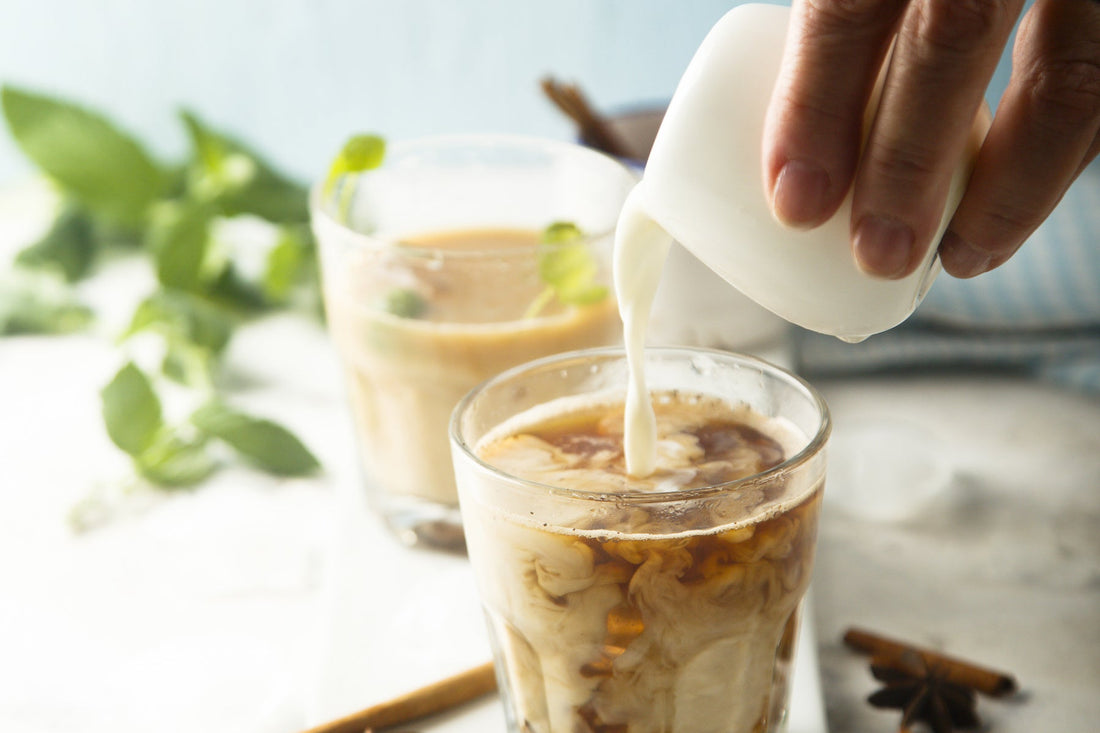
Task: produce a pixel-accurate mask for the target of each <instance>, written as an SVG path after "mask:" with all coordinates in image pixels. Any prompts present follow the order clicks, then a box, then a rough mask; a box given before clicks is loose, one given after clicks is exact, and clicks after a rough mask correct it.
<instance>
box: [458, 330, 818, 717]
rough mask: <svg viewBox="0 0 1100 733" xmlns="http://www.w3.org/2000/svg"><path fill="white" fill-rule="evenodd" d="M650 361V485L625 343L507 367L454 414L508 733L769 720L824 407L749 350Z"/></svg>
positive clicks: (812, 500) (785, 655) (789, 627)
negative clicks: (627, 434)
mask: <svg viewBox="0 0 1100 733" xmlns="http://www.w3.org/2000/svg"><path fill="white" fill-rule="evenodd" d="M647 358H648V359H651V360H652V362H651V363H649V364H647V367H648V369H649V379H650V381H651V385H653V386H652V389H651V397H652V400H653V404H654V410H655V414H656V420H657V437H658V440H657V452H658V459H657V468H656V470H655V471H654V472H653V473H652V474H651V475H649V476H648V477H646V478H641V479H640V478H635V477H631V476H629V475H628V473H627V471H626V465H625V459H624V455H623V409H624V408H623V403H622V389H621V387H619V388H615V387H613V386H612V385H614V384H615V383H621V380H622V379H623V378H624V373H625V366H624V365H623V358H622V356H621V355H620V354H616V353H612V352H600V353H597V354H596V355H593V354H589V355H588V356H587V357H585V358H582V357H575V356H566V357H563V358H562V359H550V360H544V361H543V362H540V363H537V364H536V365H532V366H531V367H529V368H521V369H520V370H515V371H513V372H511V373H509V374H506V375H504V376H502V377H501V378H500V379H499V380H494V382H491V383H490V384H489V385H487V386H486V387H485V388H484V389H483V390H482V391H480V392H477V393H475V394H474V395H472V396H471V397H470V398H468V399H467V400H466V401H464V403H463V404H462V405H461V406H460V407H459V410H458V411H456V415H455V422H454V424H453V426H452V440H453V442H454V447H455V465H456V470H457V477H458V482H459V491H460V494H461V497H462V510H463V515H464V518H465V521H466V533H467V541H468V546H469V552H470V557H471V560H472V562H473V564H474V569H475V573H476V576H477V579H478V583H479V590H480V593H481V597H482V601H483V603H484V606H485V610H486V615H487V617H488V619H489V626H490V633H491V637H492V639H493V643H494V650H495V652H496V659H497V662H498V665H497V666H498V675H499V676H500V680H501V686H502V689H503V690H504V697H505V704H506V708H507V713H508V717H509V721H510V726H511V730H512V731H515V732H520V731H523V732H525V733H526V732H528V731H529V732H530V733H581V732H583V733H711V732H713V733H771V732H773V731H778V730H780V726H781V725H782V721H783V716H784V711H785V709H786V696H787V680H788V676H789V672H790V665H791V662H792V655H793V646H794V644H793V642H794V638H795V636H796V630H797V623H798V609H799V606H800V603H801V600H802V597H803V595H804V593H805V591H806V587H807V585H808V584H809V581H810V575H811V569H812V566H813V553H814V542H815V537H816V527H817V517H818V511H819V508H820V503H821V491H822V479H823V474H824V461H823V453H822V450H823V446H824V441H825V436H826V435H827V431H828V426H827V417H826V416H825V412H824V406H823V405H822V404H821V403H820V400H819V399H818V398H817V397H816V395H815V394H814V393H813V392H812V390H810V389H809V388H808V387H806V386H805V385H804V384H802V383H800V382H799V381H798V380H796V379H794V378H793V377H790V376H789V375H786V374H784V373H782V372H780V371H779V370H777V369H775V368H773V367H770V366H768V365H765V364H763V363H762V362H756V361H754V360H751V359H748V358H744V357H736V356H732V355H728V354H719V353H717V352H702V351H693V350H654V351H653V352H652V353H650V354H648V355H647ZM524 369H526V371H524ZM700 372H704V373H706V374H707V376H700ZM676 384H679V385H680V386H679V387H676V386H674V385H676ZM777 408H778V409H777Z"/></svg>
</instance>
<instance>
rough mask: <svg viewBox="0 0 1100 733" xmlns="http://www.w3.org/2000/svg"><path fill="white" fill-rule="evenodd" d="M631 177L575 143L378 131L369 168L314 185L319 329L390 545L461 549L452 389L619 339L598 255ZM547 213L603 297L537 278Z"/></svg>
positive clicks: (605, 261) (544, 275) (604, 263)
mask: <svg viewBox="0 0 1100 733" xmlns="http://www.w3.org/2000/svg"><path fill="white" fill-rule="evenodd" d="M634 182H635V177H634V176H633V174H631V173H630V172H629V171H628V170H627V169H626V168H625V167H624V166H623V165H622V164H620V163H619V162H617V161H615V160H613V159H612V158H609V157H607V156H604V155H602V154H600V153H597V152H595V151H592V150H589V149H587V148H583V147H581V146H579V145H573V144H569V143H563V142H556V141H550V140H541V139H535V138H526V137H514V136H499V135H470V136H444V137H432V138H423V139H418V140H412V141H408V142H401V143H397V144H393V145H391V146H389V148H388V150H387V151H386V155H385V158H384V162H383V164H382V165H381V166H380V167H378V168H376V169H374V170H370V171H366V172H364V173H361V174H358V175H353V174H349V175H345V176H341V177H340V178H338V179H337V180H336V181H335V183H334V185H319V186H317V187H316V189H315V191H314V193H313V196H312V199H311V208H312V224H313V228H314V232H315V234H316V237H317V241H318V246H319V251H320V261H321V275H322V286H323V293H324V299H325V309H326V314H327V318H328V328H329V331H330V334H331V337H332V339H333V341H334V343H335V346H336V348H337V351H338V353H339V356H340V359H341V362H342V364H343V367H344V370H345V372H346V375H347V390H348V394H349V400H350V404H351V409H352V413H353V418H354V422H355V426H356V431H357V434H358V446H359V452H360V456H361V463H362V467H363V481H364V484H365V486H366V489H367V498H368V499H369V503H370V505H371V506H372V508H373V509H374V510H376V511H377V512H378V513H380V514H381V516H382V517H383V518H384V519H385V521H386V523H387V524H388V526H389V527H390V528H391V529H392V530H394V532H395V533H396V534H397V536H398V537H399V538H400V539H402V540H403V541H405V542H406V543H408V544H420V545H428V546H433V547H437V548H445V549H451V550H461V549H462V548H463V535H462V528H461V518H460V515H459V512H458V499H457V495H456V492H455V485H454V477H453V472H452V467H451V461H450V455H449V449H448V445H447V424H448V421H449V419H450V414H451V411H452V409H453V408H454V406H455V403H457V402H458V400H459V399H460V398H461V397H462V396H463V395H464V394H465V393H466V392H467V391H469V390H470V389H471V388H472V387H473V386H474V385H476V384H478V383H479V382H481V381H483V380H485V379H487V378H488V377H490V376H491V375H493V374H496V373H498V372H500V371H502V370H504V369H507V368H508V367H512V366H514V365H516V364H520V363H522V362H525V361H528V360H530V359H534V358H536V357H539V356H543V355H546V354H552V353H556V352H560V351H566V350H569V349H577V348H584V347H590V346H599V345H605V344H613V343H617V342H618V341H619V340H620V339H621V337H622V335H621V331H622V326H621V323H620V321H619V318H618V311H617V305H616V303H615V299H614V295H613V293H611V291H610V282H611V281H610V256H611V254H610V253H611V244H612V233H613V230H614V226H615V221H616V218H617V216H618V213H619V208H620V206H621V204H622V201H623V199H624V198H625V197H626V194H627V192H628V191H629V190H630V188H631V187H632V186H633V184H634ZM555 223H558V224H561V223H568V224H570V225H573V226H572V227H566V229H565V230H564V231H566V232H568V233H570V234H571V235H573V236H575V237H576V239H573V240H570V241H569V242H568V243H567V245H568V246H570V247H572V249H571V250H570V253H571V254H575V253H576V252H577V251H578V250H579V249H583V250H585V251H586V252H587V253H588V254H587V256H588V257H590V258H591V259H590V261H589V262H588V265H589V270H588V271H587V272H588V275H587V276H588V277H589V278H590V280H591V282H589V283H588V285H589V286H590V289H591V288H594V289H595V292H596V294H597V295H599V289H600V288H601V287H604V288H605V292H606V294H605V295H604V296H603V297H587V299H584V298H582V299H581V300H583V301H584V302H578V303H574V304H567V303H566V302H564V301H565V299H564V298H559V297H556V296H555V292H554V291H553V289H552V288H550V287H549V284H548V280H550V279H552V278H553V277H554V276H555V275H554V273H553V272H550V273H548V272H547V269H546V268H547V261H546V260H545V259H544V257H545V255H546V253H547V252H548V251H549V250H550V249H551V248H552V247H551V245H550V244H541V243H540V235H541V234H542V233H544V232H546V231H547V228H548V227H550V226H551V225H553V224H555ZM555 246H557V245H555ZM561 259H562V258H560V257H559V258H558V260H557V262H560V261H561ZM553 263H554V261H551V262H550V264H551V265H552V264H553Z"/></svg>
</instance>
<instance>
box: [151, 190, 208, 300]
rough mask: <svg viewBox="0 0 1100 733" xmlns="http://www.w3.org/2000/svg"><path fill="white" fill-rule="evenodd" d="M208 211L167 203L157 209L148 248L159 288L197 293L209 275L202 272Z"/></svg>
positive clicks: (201, 207) (198, 206) (193, 205)
mask: <svg viewBox="0 0 1100 733" xmlns="http://www.w3.org/2000/svg"><path fill="white" fill-rule="evenodd" d="M210 218H211V214H210V211H209V209H207V208H206V207H204V206H201V205H197V204H188V203H179V202H170V203H164V204H161V205H159V206H157V207H156V208H155V209H154V210H153V216H152V219H151V221H150V225H149V234H148V236H149V245H150V247H151V248H152V251H153V259H154V262H155V264H156V272H157V280H159V281H160V283H161V285H164V286H166V287H170V288H179V289H181V290H192V291H199V290H202V288H203V283H204V280H208V279H210V278H209V275H208V274H207V273H206V272H205V271H204V266H205V264H206V260H207V250H208V244H209V241H210V237H209V234H210Z"/></svg>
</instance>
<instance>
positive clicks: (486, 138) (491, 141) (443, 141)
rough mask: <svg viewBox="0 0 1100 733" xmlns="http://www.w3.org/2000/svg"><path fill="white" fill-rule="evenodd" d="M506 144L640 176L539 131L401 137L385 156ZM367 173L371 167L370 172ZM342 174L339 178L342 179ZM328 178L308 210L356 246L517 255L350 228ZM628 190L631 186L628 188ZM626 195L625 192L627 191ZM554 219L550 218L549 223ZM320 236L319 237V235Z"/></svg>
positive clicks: (598, 235)
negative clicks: (330, 204)
mask: <svg viewBox="0 0 1100 733" xmlns="http://www.w3.org/2000/svg"><path fill="white" fill-rule="evenodd" d="M491 145H492V146H499V145H507V146H514V147H520V148H524V149H527V150H537V149H543V150H547V151H548V152H550V153H558V154H560V153H568V154H570V155H579V156H580V157H582V158H588V159H589V160H590V161H592V162H595V163H599V164H600V165H605V166H607V168H608V170H615V171H616V172H619V173H622V174H623V180H624V182H630V183H632V184H633V183H637V182H638V180H639V176H638V174H637V173H636V172H635V171H632V170H631V169H630V167H629V166H628V165H626V164H625V163H623V162H622V161H620V160H619V159H617V158H614V157H612V156H610V155H607V154H606V153H602V152H600V151H598V150H595V149H593V148H590V147H588V146H587V145H582V144H580V143H575V142H568V141H564V140H554V139H552V138H544V137H539V136H537V135H519V134H510V133H457V134H446V135H424V136H421V137H414V138H409V139H407V140H398V141H397V142H394V143H390V142H388V141H387V143H386V158H388V157H389V156H390V155H395V154H401V153H405V152H408V151H415V150H417V149H420V148H425V149H427V148H434V147H442V146H470V147H478V146H481V147H489V146H491ZM386 158H383V162H382V166H381V168H378V169H374V170H382V169H384V168H385V165H386V162H385V161H386ZM367 173H368V174H369V173H370V171H368V172H367ZM347 175H349V174H346V173H344V174H341V175H340V177H339V178H343V177H346V176H347ZM339 178H338V179H337V180H339ZM325 183H326V180H325V179H323V178H322V179H321V180H319V181H317V182H315V183H314V184H313V186H312V187H311V189H310V192H309V211H310V217H311V219H312V218H314V217H317V218H320V219H323V220H324V222H325V224H326V225H327V226H332V227H335V228H336V229H338V230H340V232H341V233H342V234H343V235H344V236H345V237H347V238H348V239H350V240H351V241H352V242H353V244H354V245H355V246H356V247H360V248H366V249H397V248H400V250H401V252H402V253H403V254H406V255H408V256H410V257H426V258H432V259H442V258H446V259H479V258H488V257H501V256H512V257H515V256H516V249H515V248H514V247H512V248H504V247H486V248H485V249H464V250H455V249H450V248H446V247H431V246H421V245H415V244H406V243H403V242H401V241H399V240H396V239H383V238H379V237H376V236H374V235H372V234H367V233H365V232H361V231H358V230H356V229H353V228H351V227H350V226H348V225H347V224H345V223H343V222H341V221H339V220H338V219H337V218H336V217H335V216H333V215H332V214H331V213H330V212H329V211H328V209H327V207H326V206H325V205H324V204H325V196H324V191H323V189H324V187H325ZM627 192H629V190H628V191H627ZM624 199H625V193H624ZM617 213H618V211H617V210H616V216H615V217H613V219H612V221H611V223H610V224H609V226H608V227H607V228H606V229H601V230H600V231H598V232H591V233H589V232H583V235H584V236H583V240H584V241H585V242H594V241H597V240H600V239H603V238H605V237H610V236H612V235H613V234H614V232H615V224H616V221H617V219H618V216H617ZM550 223H552V222H548V223H547V224H550ZM318 239H320V238H318Z"/></svg>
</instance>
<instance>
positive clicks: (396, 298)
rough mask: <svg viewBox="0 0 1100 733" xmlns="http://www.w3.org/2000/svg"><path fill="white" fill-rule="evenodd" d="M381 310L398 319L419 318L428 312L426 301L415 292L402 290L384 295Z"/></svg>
mask: <svg viewBox="0 0 1100 733" xmlns="http://www.w3.org/2000/svg"><path fill="white" fill-rule="evenodd" d="M382 308H383V309H384V310H386V311H388V312H389V313H392V314H393V315H395V316H397V317H398V318H419V317H420V316H422V315H424V311H426V310H428V301H426V300H424V298H423V297H421V295H420V294H419V293H417V292H416V291H415V290H408V289H404V288H403V289H400V290H391V291H390V292H388V293H386V297H385V298H384V299H383V301H382Z"/></svg>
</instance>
